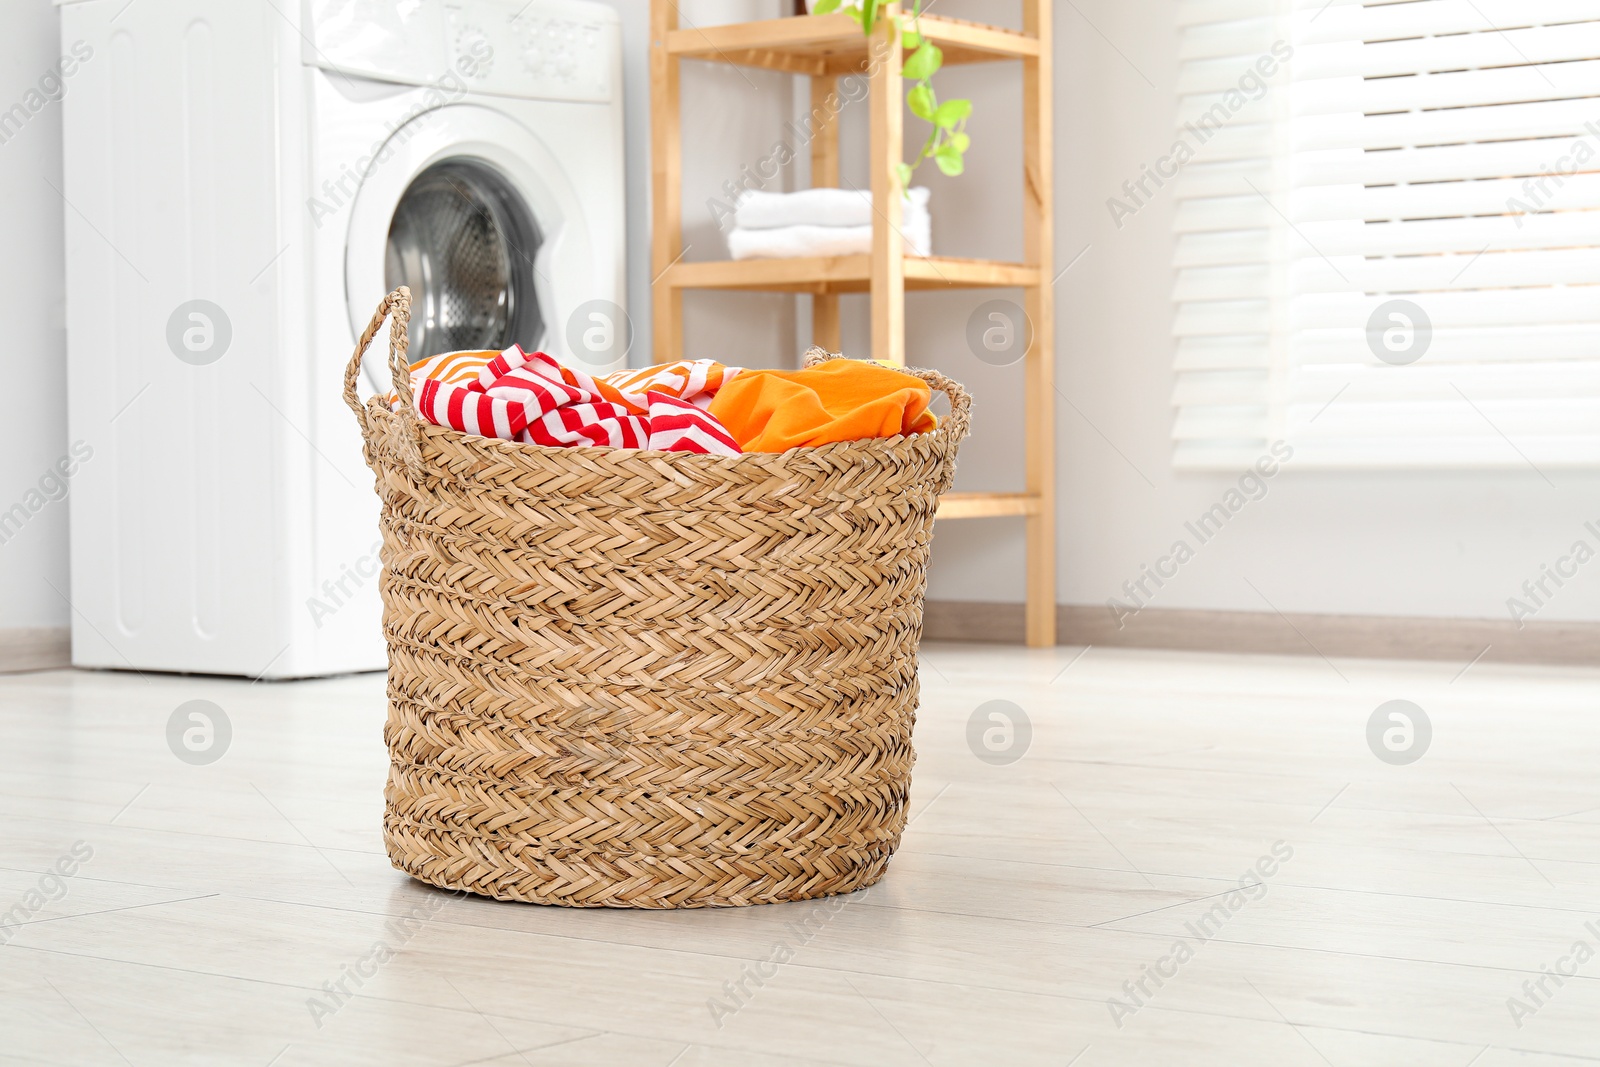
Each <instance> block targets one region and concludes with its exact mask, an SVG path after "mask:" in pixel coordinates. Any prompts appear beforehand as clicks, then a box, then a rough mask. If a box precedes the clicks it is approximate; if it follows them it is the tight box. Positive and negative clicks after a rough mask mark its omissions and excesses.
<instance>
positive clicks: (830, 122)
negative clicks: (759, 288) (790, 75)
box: [810, 74, 844, 352]
mask: <svg viewBox="0 0 1600 1067" xmlns="http://www.w3.org/2000/svg"><path fill="white" fill-rule="evenodd" d="M838 92H839V78H838V76H837V75H832V74H829V75H822V76H816V77H813V78H812V79H811V118H810V121H811V123H812V129H811V186H812V188H814V189H821V188H829V189H837V188H838V187H839V113H838V111H837V110H836V108H837V106H838V103H839V99H838V95H837V94H838ZM830 100H831V101H832V104H831V105H830V103H829V101H830ZM811 335H812V341H811V343H812V344H816V345H821V346H822V347H823V348H826V349H827V350H828V351H829V352H838V351H839V350H840V348H841V347H843V344H844V342H843V341H842V340H841V334H840V327H839V294H838V293H831V292H830V293H825V292H820V291H819V292H816V293H813V294H812V296H811Z"/></svg>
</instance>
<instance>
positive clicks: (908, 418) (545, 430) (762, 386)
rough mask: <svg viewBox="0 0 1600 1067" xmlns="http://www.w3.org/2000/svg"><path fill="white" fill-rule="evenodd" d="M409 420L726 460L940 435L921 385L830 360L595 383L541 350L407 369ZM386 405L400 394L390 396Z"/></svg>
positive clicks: (682, 370) (697, 365) (632, 375)
mask: <svg viewBox="0 0 1600 1067" xmlns="http://www.w3.org/2000/svg"><path fill="white" fill-rule="evenodd" d="M411 390H412V395H413V397H414V399H415V405H416V409H417V412H418V413H419V414H420V415H421V416H422V417H423V418H424V419H426V420H427V421H428V422H430V423H432V424H434V425H435V426H445V427H449V428H450V429H453V430H458V431H460V432H462V433H469V434H476V435H478V436H480V437H496V438H500V439H502V440H507V441H520V442H522V443H524V444H537V445H549V446H555V447H588V446H595V445H603V446H608V447H613V448H648V449H653V450H656V451H660V452H695V453H700V454H703V455H713V456H735V455H739V454H740V453H741V452H784V451H787V450H789V449H791V448H797V447H806V446H815V445H822V444H828V443H831V442H835V441H857V440H860V439H862V438H868V437H894V436H898V435H901V434H913V433H924V432H927V431H929V430H932V429H934V428H935V427H937V426H938V420H937V419H935V418H934V417H933V415H932V414H931V413H929V411H928V404H929V401H930V399H931V393H930V391H929V389H928V386H927V385H926V384H924V383H923V381H922V380H921V379H919V378H914V377H911V376H910V375H907V374H903V373H901V372H899V371H897V370H894V369H892V368H890V367H887V366H885V365H882V364H876V363H863V362H859V361H856V360H843V359H841V360H831V361H829V362H827V363H824V364H822V365H821V366H818V367H814V368H812V369H810V370H804V371H759V370H758V371H747V370H742V369H740V368H738V367H727V366H724V365H722V364H720V363H717V362H715V361H713V360H709V359H699V360H683V361H680V362H677V363H669V364H665V365H663V366H657V367H647V368H644V369H643V370H628V371H618V372H616V373H614V374H608V375H605V376H603V377H599V378H596V377H592V376H590V375H588V374H585V373H583V372H582V371H577V370H573V369H572V368H571V367H567V366H565V365H563V364H561V363H559V362H557V361H556V360H555V359H554V358H552V357H551V356H548V355H546V354H545V353H543V352H535V353H532V354H531V355H530V354H528V353H525V352H523V350H522V349H521V348H519V347H512V348H509V349H507V350H506V351H505V352H449V353H445V354H443V355H438V356H433V357H431V358H429V359H425V360H422V361H420V362H417V363H414V364H412V366H411ZM389 403H390V407H391V408H398V407H399V404H400V400H399V397H398V396H396V395H394V394H390V397H389Z"/></svg>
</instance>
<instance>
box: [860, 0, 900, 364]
mask: <svg viewBox="0 0 1600 1067" xmlns="http://www.w3.org/2000/svg"><path fill="white" fill-rule="evenodd" d="M899 26H900V5H899V4H888V5H886V6H885V9H884V15H883V22H882V23H881V25H880V26H879V29H878V33H879V34H880V37H878V38H874V40H873V41H872V45H871V49H870V52H869V56H868V58H869V62H870V63H871V64H872V104H871V107H872V213H873V220H872V221H873V225H872V358H873V359H881V360H886V361H888V362H890V363H895V364H898V365H900V366H905V362H906V247H905V239H904V238H903V237H902V236H901V224H902V220H903V218H904V206H905V200H904V197H903V196H902V195H901V190H900V176H899V174H898V173H897V165H898V164H899V163H901V162H902V161H903V160H904V158H905V106H906V105H905V97H906V91H905V82H904V80H903V78H902V76H901V70H902V66H903V63H904V56H903V55H902V49H901V47H900V37H899V32H900V30H899Z"/></svg>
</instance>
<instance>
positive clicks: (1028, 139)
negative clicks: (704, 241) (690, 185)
mask: <svg viewBox="0 0 1600 1067" xmlns="http://www.w3.org/2000/svg"><path fill="white" fill-rule="evenodd" d="M904 6H905V5H904V4H903V3H902V4H899V5H896V4H893V3H890V4H888V5H886V7H885V8H884V10H885V11H886V12H887V13H888V14H890V15H891V16H893V15H898V14H899V12H900V11H901V9H902V8H903V7H904ZM1020 6H1021V8H1022V20H1021V23H1022V26H1023V31H1022V32H1021V33H1018V32H1016V31H1013V30H1003V29H998V28H996V27H994V26H985V25H982V24H980V23H976V22H966V21H963V20H961V19H953V18H945V17H942V16H939V15H931V14H930V15H923V16H922V22H921V28H922V32H923V34H924V36H926V37H927V38H928V39H929V40H931V41H933V42H935V43H936V44H938V46H939V47H940V49H942V50H943V52H944V61H945V63H947V64H957V63H980V62H988V61H991V60H1015V61H1018V64H1019V65H1020V67H1021V68H1022V114H1021V116H1020V118H1021V122H1020V132H1021V135H1022V175H1021V177H1022V182H1021V185H1022V188H1021V190H1020V191H1019V194H1018V195H1017V196H1016V197H1015V198H996V203H997V206H998V205H999V204H1000V203H1009V204H1013V205H1014V206H1015V207H1016V208H1017V209H1018V210H1019V213H1020V215H1021V222H1022V255H1021V258H1022V262H1020V263H1000V262H993V261H989V260H978V259H955V258H951V257H949V256H935V257H930V258H920V257H915V256H908V255H907V254H906V247H905V240H904V239H903V237H902V235H901V223H902V222H903V217H904V211H905V198H904V196H903V195H902V193H901V189H900V177H899V173H898V167H899V164H900V163H901V161H902V160H904V159H905V158H906V155H907V150H908V145H907V143H906V129H905V121H906V112H907V107H906V92H907V82H906V79H905V77H904V76H903V75H904V61H905V57H906V54H907V53H906V49H905V48H904V46H903V42H900V41H898V40H897V39H896V37H895V32H896V31H895V30H894V29H893V27H892V24H891V22H890V21H884V22H882V23H880V24H879V27H878V29H877V30H875V31H874V35H873V36H872V37H871V38H868V37H866V36H865V35H863V34H862V32H861V29H860V27H859V26H857V25H856V23H855V22H854V21H852V20H851V19H850V18H849V17H848V16H845V15H838V14H835V15H827V16H821V17H818V16H812V15H800V16H795V17H792V18H782V19H768V20H765V21H761V22H745V23H739V24H735V25H731V26H707V27H704V28H696V27H693V26H688V25H686V24H684V23H683V21H682V17H681V16H680V14H679V11H678V0H650V107H651V121H650V148H651V202H652V204H653V205H654V210H653V211H652V218H651V230H652V241H651V251H650V270H651V276H652V277H653V279H654V280H653V281H652V282H651V283H650V289H651V293H650V303H651V310H652V313H653V319H654V325H653V337H652V341H651V354H652V358H653V359H654V360H655V361H656V362H657V363H672V362H674V361H676V360H680V359H683V358H685V357H684V343H683V342H684V338H683V319H684V315H683V312H684V298H685V294H687V293H689V292H692V291H695V290H745V291H752V290H753V291H757V292H762V291H764V292H779V293H800V294H808V300H807V301H806V302H807V303H809V304H810V305H811V307H810V311H811V336H812V339H813V340H814V341H815V343H816V344H818V345H820V346H822V347H823V348H825V349H827V350H828V351H829V352H838V351H841V345H842V343H843V337H842V318H841V313H840V303H841V301H840V297H841V296H842V295H843V294H845V293H866V294H868V295H869V297H870V307H869V308H868V311H869V312H870V314H869V315H868V320H869V323H870V327H871V332H870V337H871V340H870V343H869V344H866V345H864V346H863V348H864V352H857V353H853V354H855V355H863V354H865V355H870V356H871V357H872V358H874V359H878V360H882V361H883V362H886V363H891V364H897V365H900V366H904V365H905V364H906V319H907V310H906V299H907V298H906V294H907V293H909V292H916V291H919V290H920V291H924V292H927V291H934V292H950V291H952V290H956V289H979V290H981V289H1002V288H1004V289H1020V290H1021V291H1022V295H1021V300H1020V303H1021V305H1022V309H1023V311H1024V312H1025V313H1026V314H1027V317H1028V321H1029V322H1031V323H1032V324H1033V329H1034V335H1035V338H1036V341H1035V343H1034V345H1033V346H1032V347H1031V348H1030V349H1029V351H1028V352H1027V353H1026V355H1025V356H1024V358H1023V359H1022V368H1021V369H1022V379H1023V381H1022V387H1023V400H1022V422H1023V426H1022V431H1023V444H1024V449H1025V452H1024V456H1023V462H1022V464H1021V466H1022V467H1023V471H1024V474H1025V479H1026V480H1025V482H1024V484H1025V486H1026V492H1020V493H951V494H948V495H946V496H945V497H944V498H943V499H942V500H940V502H939V517H940V518H944V519H978V518H1001V517H1009V518H1020V519H1022V520H1023V522H1024V523H1025V524H1026V527H1027V532H1026V542H1027V553H1028V607H1027V620H1028V643H1029V644H1030V645H1034V646H1037V647H1047V646H1050V645H1053V644H1055V639H1056V636H1055V635H1056V631H1055V625H1056V549H1057V545H1056V533H1055V521H1056V507H1055V499H1056V497H1055V493H1056V474H1055V469H1056V446H1055V421H1056V420H1055V397H1056V390H1055V355H1056V352H1055V332H1056V331H1055V298H1054V296H1053V295H1052V293H1051V285H1050V282H1051V279H1053V278H1054V277H1055V265H1054V259H1055V212H1054V204H1053V195H1052V191H1053V190H1054V188H1055V173H1054V166H1055V150H1054V133H1053V126H1054V117H1053V110H1052V107H1053V101H1054V96H1055V92H1054V78H1053V74H1052V71H1051V57H1052V54H1053V42H1054V40H1055V35H1054V15H1053V8H1054V4H1053V0H1020ZM684 60H705V61H709V62H713V63H732V64H735V65H741V66H750V67H760V68H763V69H766V70H775V71H784V72H788V73H791V74H801V75H809V76H810V77H809V78H808V79H807V80H808V81H809V82H810V97H811V99H810V105H811V109H810V112H809V115H808V117H807V120H806V121H807V123H808V129H809V132H810V137H809V139H808V142H807V143H808V145H809V147H810V155H811V166H810V172H811V173H810V178H811V185H812V186H813V187H815V188H844V187H845V183H844V182H843V181H842V175H841V174H840V173H839V147H840V146H839V127H840V114H841V112H840V109H841V107H842V103H841V101H844V100H850V101H855V100H861V101H862V102H863V104H864V106H865V107H866V109H867V111H868V119H869V123H868V126H869V130H868V134H869V137H870V142H869V149H868V154H867V160H868V169H869V171H870V174H871V195H872V208H873V227H872V251H871V252H870V254H867V255H856V256H829V257H813V258H805V259H747V260H740V261H737V262H733V261H710V262H698V263H696V262H685V261H684V260H685V258H686V256H687V255H688V254H689V253H690V252H691V251H693V249H692V247H691V246H689V245H686V244H685V243H684V239H683V238H684V233H683V209H684V185H683V162H684V143H683V138H684V133H685V132H686V129H685V128H686V126H687V127H690V128H692V130H693V131H694V132H696V133H702V134H706V133H715V132H716V131H715V129H714V128H713V127H708V126H706V124H705V123H704V122H703V121H701V120H700V119H701V117H700V116H695V118H694V120H693V121H686V116H685V115H684V110H683V92H682V68H683V65H684V63H683V61H684ZM863 79H864V80H865V81H866V82H867V87H866V88H867V90H868V91H867V92H866V93H865V94H864V96H863V95H862V94H860V93H859V92H858V91H857V90H858V89H860V88H861V87H860V86H857V85H856V84H855V82H857V81H860V80H863ZM917 136H918V139H919V140H920V136H921V134H920V131H919V133H918V135H917ZM786 184H787V183H786ZM701 254H702V255H704V254H705V253H704V252H703V251H702V253H701ZM713 254H717V253H713ZM971 299H972V303H973V304H975V305H976V304H978V303H980V302H981V298H977V297H974V298H971ZM964 340H965V338H964V337H962V336H959V335H957V336H953V337H948V338H946V341H947V343H948V344H949V345H950V346H951V347H959V346H960V345H961V344H962V343H963V342H964Z"/></svg>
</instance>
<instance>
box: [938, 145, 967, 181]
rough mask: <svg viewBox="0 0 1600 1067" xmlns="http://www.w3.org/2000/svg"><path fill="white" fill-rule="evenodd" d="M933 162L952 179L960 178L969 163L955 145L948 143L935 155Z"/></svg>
mask: <svg viewBox="0 0 1600 1067" xmlns="http://www.w3.org/2000/svg"><path fill="white" fill-rule="evenodd" d="M933 161H934V162H935V163H937V164H938V165H939V169H940V170H941V171H943V172H944V173H945V174H947V175H949V176H950V177H952V178H956V177H959V176H960V175H961V174H962V173H963V172H964V171H965V170H966V169H967V161H966V160H965V159H963V158H962V157H961V153H960V152H958V151H956V148H955V146H954V145H952V144H949V143H946V144H944V145H942V146H941V147H940V148H939V150H938V151H937V152H935V153H934V154H933Z"/></svg>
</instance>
